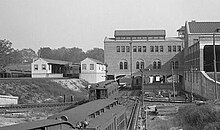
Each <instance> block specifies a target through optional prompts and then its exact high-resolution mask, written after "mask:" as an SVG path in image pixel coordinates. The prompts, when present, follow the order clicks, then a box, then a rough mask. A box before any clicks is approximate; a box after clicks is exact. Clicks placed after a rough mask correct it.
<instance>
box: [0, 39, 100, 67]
mask: <svg viewBox="0 0 220 130" xmlns="http://www.w3.org/2000/svg"><path fill="white" fill-rule="evenodd" d="M38 57H41V58H48V59H54V60H63V61H70V62H73V63H80V61H82V60H83V59H85V58H86V57H89V58H93V59H97V60H100V61H102V62H104V50H103V49H101V48H93V49H91V50H88V51H86V52H84V51H83V50H82V49H80V48H77V47H72V48H66V47H61V48H58V49H51V48H50V47H41V48H40V49H39V50H38V51H37V53H36V52H35V51H34V50H33V49H31V48H28V49H27V48H24V49H21V50H18V49H14V48H12V42H10V41H9V40H5V39H4V40H0V69H1V68H3V67H5V66H7V65H10V64H30V63H32V62H33V59H36V58H38Z"/></svg>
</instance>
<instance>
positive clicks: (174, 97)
mask: <svg viewBox="0 0 220 130" xmlns="http://www.w3.org/2000/svg"><path fill="white" fill-rule="evenodd" d="M173 67H174V61H173V62H172V68H171V70H172V86H173V99H174V101H175V100H176V96H175V84H174V75H173Z"/></svg>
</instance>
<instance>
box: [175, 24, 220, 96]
mask: <svg viewBox="0 0 220 130" xmlns="http://www.w3.org/2000/svg"><path fill="white" fill-rule="evenodd" d="M181 28H182V29H179V30H183V32H184V33H181V34H184V35H183V37H184V41H185V49H184V64H183V68H184V86H185V90H187V91H188V92H191V93H194V94H197V95H200V96H202V97H205V98H208V99H214V98H216V97H215V96H216V95H217V94H216V93H218V95H220V83H219V82H217V83H216V84H215V82H214V79H215V78H214V77H215V76H214V74H213V72H214V53H213V52H214V49H213V48H214V47H213V44H214V43H215V50H216V71H217V73H218V72H219V71H220V22H197V21H186V22H185V26H184V27H181Z"/></svg>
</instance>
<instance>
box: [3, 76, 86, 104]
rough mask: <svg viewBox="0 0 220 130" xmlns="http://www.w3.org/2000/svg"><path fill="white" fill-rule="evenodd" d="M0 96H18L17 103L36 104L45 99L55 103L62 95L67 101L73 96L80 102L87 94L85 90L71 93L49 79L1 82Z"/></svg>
mask: <svg viewBox="0 0 220 130" xmlns="http://www.w3.org/2000/svg"><path fill="white" fill-rule="evenodd" d="M0 94H6V95H13V96H18V97H19V101H18V102H19V103H36V102H43V101H44V100H45V99H47V98H50V99H53V100H54V101H57V100H58V99H59V98H60V96H63V95H65V96H66V99H67V101H70V96H74V99H75V100H82V99H84V98H86V95H87V94H88V93H87V91H86V90H83V91H82V92H81V93H79V92H75V91H71V90H70V89H68V88H64V87H62V86H61V85H60V84H58V83H56V82H53V81H51V80H50V79H31V78H30V79H16V80H13V79H9V80H1V83H0Z"/></svg>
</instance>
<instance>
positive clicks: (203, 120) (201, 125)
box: [176, 105, 220, 130]
mask: <svg viewBox="0 0 220 130" xmlns="http://www.w3.org/2000/svg"><path fill="white" fill-rule="evenodd" d="M176 118H178V123H179V125H182V126H183V127H185V129H190V130H202V129H212V128H214V127H216V128H220V127H219V126H218V123H220V114H219V112H217V110H216V109H215V107H214V105H201V106H196V105H189V106H185V107H182V108H180V109H179V112H178V114H177V117H176Z"/></svg>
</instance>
